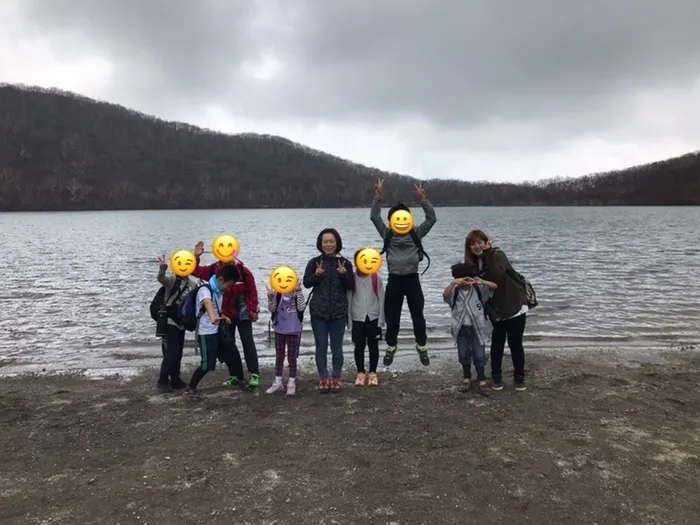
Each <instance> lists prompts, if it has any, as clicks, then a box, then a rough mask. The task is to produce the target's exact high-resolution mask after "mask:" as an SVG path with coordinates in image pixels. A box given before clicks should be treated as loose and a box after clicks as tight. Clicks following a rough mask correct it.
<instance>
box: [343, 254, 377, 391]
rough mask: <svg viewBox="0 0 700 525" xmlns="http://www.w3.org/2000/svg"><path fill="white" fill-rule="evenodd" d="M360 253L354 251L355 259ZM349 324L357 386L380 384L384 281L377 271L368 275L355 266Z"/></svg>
mask: <svg viewBox="0 0 700 525" xmlns="http://www.w3.org/2000/svg"><path fill="white" fill-rule="evenodd" d="M359 253H360V251H359V250H358V251H357V252H356V253H355V259H357V255H358V254H359ZM348 303H349V304H350V308H349V309H348V325H349V326H350V327H351V329H352V342H353V343H355V364H356V365H357V379H355V385H356V386H365V382H366V383H367V384H369V386H377V385H379V379H378V378H377V364H378V363H379V339H380V337H381V330H380V328H379V327H380V326H384V283H383V282H382V278H381V277H380V276H379V274H378V273H375V274H372V275H367V274H365V273H362V272H361V271H360V270H359V268H356V273H355V287H354V289H353V290H352V291H348ZM365 344H367V347H368V348H369V376H367V374H366V373H365Z"/></svg>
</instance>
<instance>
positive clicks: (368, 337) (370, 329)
mask: <svg viewBox="0 0 700 525" xmlns="http://www.w3.org/2000/svg"><path fill="white" fill-rule="evenodd" d="M352 342H353V343H355V365H357V373H358V374H359V373H364V372H365V345H366V346H367V347H368V348H369V371H370V373H374V372H376V371H377V364H378V363H379V319H375V320H374V321H370V320H369V317H366V318H365V320H364V322H362V321H353V322H352Z"/></svg>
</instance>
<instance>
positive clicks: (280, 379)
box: [275, 376, 282, 385]
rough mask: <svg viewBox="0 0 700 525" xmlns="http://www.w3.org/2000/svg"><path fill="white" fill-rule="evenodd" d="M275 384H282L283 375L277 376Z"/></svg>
mask: <svg viewBox="0 0 700 525" xmlns="http://www.w3.org/2000/svg"><path fill="white" fill-rule="evenodd" d="M275 384H276V385H281V384H282V376H275Z"/></svg>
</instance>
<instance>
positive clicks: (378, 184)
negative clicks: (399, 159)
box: [374, 179, 384, 199]
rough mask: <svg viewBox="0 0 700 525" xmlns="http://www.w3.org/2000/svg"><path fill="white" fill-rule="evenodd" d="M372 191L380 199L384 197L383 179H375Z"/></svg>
mask: <svg viewBox="0 0 700 525" xmlns="http://www.w3.org/2000/svg"><path fill="white" fill-rule="evenodd" d="M374 193H376V194H377V196H378V197H379V198H380V199H381V198H383V197H384V179H377V182H376V184H375V185H374Z"/></svg>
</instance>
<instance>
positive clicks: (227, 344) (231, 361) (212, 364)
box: [190, 334, 244, 389]
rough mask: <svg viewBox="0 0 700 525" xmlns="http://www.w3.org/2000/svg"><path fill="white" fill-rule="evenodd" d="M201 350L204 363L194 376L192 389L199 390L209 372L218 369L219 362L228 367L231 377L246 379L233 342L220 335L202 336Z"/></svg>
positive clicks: (191, 381)
mask: <svg viewBox="0 0 700 525" xmlns="http://www.w3.org/2000/svg"><path fill="white" fill-rule="evenodd" d="M199 349H200V351H201V356H202V362H201V364H200V366H199V367H197V369H196V370H195V371H194V373H193V374H192V379H190V388H192V389H195V388H197V385H198V384H199V382H200V381H201V380H202V378H204V376H205V375H207V373H208V372H211V371H213V370H215V369H216V362H217V361H219V362H220V363H224V364H225V365H226V367H227V368H228V373H229V374H230V375H231V377H237V378H238V379H239V380H243V379H244V377H243V363H242V362H241V356H240V355H239V353H238V349H237V348H236V345H235V342H233V340H231V339H226V338H224V337H221V335H220V334H210V335H200V336H199Z"/></svg>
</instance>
